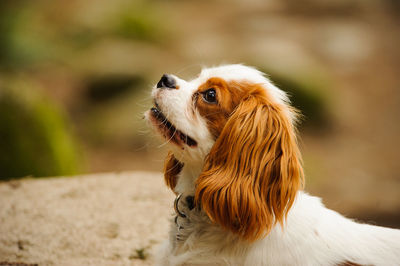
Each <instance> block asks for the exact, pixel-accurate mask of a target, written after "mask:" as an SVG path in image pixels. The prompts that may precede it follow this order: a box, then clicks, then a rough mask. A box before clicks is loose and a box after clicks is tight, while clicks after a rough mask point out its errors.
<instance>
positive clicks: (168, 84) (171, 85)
mask: <svg viewBox="0 0 400 266" xmlns="http://www.w3.org/2000/svg"><path fill="white" fill-rule="evenodd" d="M157 88H168V89H176V82H175V79H174V78H173V77H172V76H170V75H168V74H164V75H163V76H162V77H161V79H160V81H159V82H158V83H157Z"/></svg>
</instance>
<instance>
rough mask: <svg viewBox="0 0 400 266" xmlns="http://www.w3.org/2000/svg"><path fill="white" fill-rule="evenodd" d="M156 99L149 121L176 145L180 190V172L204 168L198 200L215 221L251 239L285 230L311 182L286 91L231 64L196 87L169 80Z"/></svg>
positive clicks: (171, 178)
mask: <svg viewBox="0 0 400 266" xmlns="http://www.w3.org/2000/svg"><path fill="white" fill-rule="evenodd" d="M152 95H153V98H154V103H155V107H153V108H152V109H151V110H150V111H149V112H148V114H147V117H148V119H149V120H150V121H151V122H152V124H153V125H154V127H155V128H156V129H157V131H158V132H160V133H161V134H162V135H163V136H164V137H165V138H166V139H167V141H168V142H169V143H170V144H171V145H170V146H171V149H172V152H173V155H172V154H170V155H169V156H168V158H167V161H166V172H167V171H168V172H169V174H166V180H167V184H168V185H169V186H170V187H171V188H172V189H173V188H174V186H175V184H176V173H177V172H179V171H176V169H181V167H182V166H183V164H186V163H187V164H189V165H193V164H198V165H201V166H202V172H201V174H200V176H199V177H198V178H197V181H196V194H195V200H196V204H197V205H198V206H201V209H202V210H203V211H205V212H206V213H207V215H208V216H209V217H210V219H211V220H212V221H214V222H216V223H218V224H220V225H221V226H222V227H224V228H226V229H228V230H230V231H231V232H233V233H236V234H238V235H240V236H241V237H243V238H244V239H247V240H255V239H258V238H260V237H262V236H263V235H264V234H265V233H268V232H269V230H270V229H271V227H272V226H273V225H275V224H276V223H283V221H284V219H285V216H286V214H287V211H288V210H289V209H290V207H291V205H292V204H293V202H294V198H295V195H296V192H297V191H298V189H299V188H300V187H301V185H302V182H303V170H302V166H301V158H300V153H299V150H298V146H297V142H296V134H295V126H294V124H295V120H296V115H297V113H296V111H295V110H294V109H293V108H292V107H291V106H290V105H289V101H288V99H287V96H286V94H285V93H284V92H283V91H281V90H280V89H278V88H277V87H276V86H274V85H273V84H272V83H271V82H270V81H269V80H268V79H267V78H266V77H265V76H264V75H263V74H262V73H261V72H259V71H257V70H256V69H254V68H250V67H247V66H243V65H225V66H220V67H216V68H208V69H203V70H202V72H201V73H200V75H199V76H198V77H197V78H196V79H194V80H191V81H185V80H182V79H179V78H178V77H176V76H174V75H164V76H163V77H162V78H161V80H160V81H159V82H158V84H157V86H156V88H154V90H153V92H152ZM174 169H175V170H174ZM171 173H173V174H171Z"/></svg>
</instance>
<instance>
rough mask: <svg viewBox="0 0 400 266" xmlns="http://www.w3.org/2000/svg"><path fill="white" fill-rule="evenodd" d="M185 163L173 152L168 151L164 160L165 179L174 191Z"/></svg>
mask: <svg viewBox="0 0 400 266" xmlns="http://www.w3.org/2000/svg"><path fill="white" fill-rule="evenodd" d="M182 168H183V163H181V162H180V161H178V160H177V159H176V158H175V157H174V154H173V153H172V152H168V155H167V158H165V162H164V180H165V184H166V185H167V186H168V187H169V188H170V189H171V190H172V191H174V188H175V186H176V183H177V182H178V174H179V173H180V172H181V171H182Z"/></svg>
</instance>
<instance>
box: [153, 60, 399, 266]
mask: <svg viewBox="0 0 400 266" xmlns="http://www.w3.org/2000/svg"><path fill="white" fill-rule="evenodd" d="M211 77H220V78H223V79H225V80H227V81H229V80H237V81H241V80H247V81H251V82H253V83H259V84H263V86H264V87H265V89H266V90H267V91H268V93H269V95H270V96H272V97H273V99H274V100H275V101H276V102H277V103H281V104H287V103H288V99H287V96H286V94H285V93H284V92H283V91H281V90H279V89H278V88H277V87H276V86H274V85H273V84H272V83H271V82H270V81H269V80H268V79H267V78H266V77H265V76H264V75H263V74H262V73H261V72H259V71H257V70H255V69H254V68H250V67H246V66H243V65H227V66H221V67H216V68H209V69H203V71H202V72H201V74H200V75H199V77H198V78H196V79H194V80H192V81H190V82H186V81H184V80H181V79H179V78H177V77H176V79H177V83H178V86H179V89H178V90H159V89H154V90H153V97H154V99H155V100H156V101H157V102H158V104H159V105H160V107H161V109H162V111H163V112H164V114H165V115H166V117H167V118H168V120H169V121H171V122H172V123H173V124H174V125H175V126H176V127H177V128H178V129H179V130H181V131H182V132H184V133H185V134H188V135H189V136H191V137H192V138H194V139H195V140H196V141H197V142H198V146H197V147H194V148H191V147H184V149H183V150H182V149H181V148H179V147H176V145H173V144H172V145H171V148H172V149H173V151H174V155H175V157H176V158H177V159H178V160H180V161H182V162H183V163H184V165H185V166H184V168H183V170H182V172H181V173H180V175H179V179H178V184H177V186H176V187H175V192H177V193H182V194H183V195H184V196H185V195H186V196H187V195H193V194H194V191H195V181H196V178H197V177H198V176H199V174H200V172H201V169H202V166H203V162H204V159H205V157H206V155H207V154H208V152H209V151H210V149H211V147H212V145H213V144H214V141H213V139H212V137H211V133H210V132H209V131H208V128H207V124H206V122H205V121H204V119H203V118H202V117H201V116H200V114H199V113H198V112H197V111H196V110H195V112H193V111H192V106H191V101H192V100H191V99H192V94H193V92H194V91H196V90H197V88H198V86H199V85H200V84H202V83H204V82H205V81H206V80H207V79H209V78H211ZM288 113H289V114H290V111H289V109H288ZM292 121H293V120H292ZM180 209H181V210H183V211H184V212H185V213H186V214H187V218H178V224H179V225H180V226H182V228H181V229H178V227H177V226H176V224H175V223H174V221H171V231H170V239H169V240H168V241H166V242H165V243H164V245H163V247H162V249H161V251H160V253H159V257H158V264H159V265H252V266H253V265H340V264H341V263H345V262H353V263H357V264H360V265H385V266H386V265H400V230H396V229H389V228H383V227H378V226H372V225H367V224H360V223H356V222H354V221H352V220H350V219H348V218H345V217H343V216H341V215H340V214H338V213H337V212H335V211H332V210H329V209H327V208H326V207H325V206H324V205H323V204H322V203H321V200H320V199H319V198H316V197H313V196H310V195H308V194H306V193H305V192H303V191H299V192H298V193H297V197H296V200H295V203H294V204H293V206H292V208H291V209H290V211H289V213H288V217H287V220H286V222H285V223H284V226H283V228H282V227H281V226H280V225H276V226H275V227H274V228H273V229H272V230H271V232H270V233H269V234H268V235H266V236H265V237H264V238H262V239H260V240H258V241H256V242H253V243H249V242H246V241H244V240H242V239H240V238H239V237H238V236H237V235H234V234H232V233H230V232H227V231H225V230H223V229H222V228H221V227H220V226H218V225H216V224H213V223H212V222H211V221H210V220H209V218H208V217H207V216H206V215H205V214H204V213H203V212H201V211H199V210H197V209H196V208H195V209H193V210H189V209H188V208H187V206H185V203H184V201H182V202H180ZM177 237H178V238H179V239H180V240H177Z"/></svg>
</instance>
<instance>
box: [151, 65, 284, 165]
mask: <svg viewBox="0 0 400 266" xmlns="http://www.w3.org/2000/svg"><path fill="white" fill-rule="evenodd" d="M256 85H260V86H266V87H268V89H262V91H261V92H262V93H265V94H269V95H270V98H271V101H273V102H276V103H277V104H282V105H283V104H285V102H287V97H286V95H285V93H284V92H282V91H281V90H279V89H278V88H276V87H275V86H274V85H273V84H271V83H270V82H269V81H268V80H267V79H266V78H265V77H264V76H263V74H262V73H260V72H259V71H257V70H255V69H253V68H250V67H246V66H243V65H227V66H222V67H216V68H209V69H203V71H202V72H201V73H200V75H199V76H198V77H197V78H196V79H194V80H191V81H185V80H182V79H180V78H178V77H176V76H174V75H163V77H162V78H161V80H160V81H159V82H158V83H157V85H156V86H155V87H154V88H153V91H152V97H153V100H154V105H155V106H154V107H153V108H152V109H151V110H150V111H149V112H148V113H147V114H146V117H147V119H148V120H149V121H150V122H151V124H152V125H153V127H154V128H155V130H156V131H157V132H158V133H160V134H161V135H162V136H163V137H164V138H165V140H166V141H167V143H168V144H169V145H170V148H171V149H172V150H173V151H174V154H175V156H177V157H179V160H181V161H187V160H204V158H205V156H206V155H207V154H208V153H209V151H210V149H211V147H212V146H213V144H214V143H215V141H216V139H217V138H218V137H219V135H220V134H221V132H222V130H223V128H224V126H225V124H226V122H227V121H228V119H229V117H230V116H231V115H232V113H233V111H234V110H235V108H236V107H237V106H238V105H239V104H240V103H241V102H242V101H243V100H244V99H245V98H246V97H248V96H249V95H250V94H251V93H252V90H253V91H254V89H255V87H254V86H256ZM287 114H288V115H289V116H290V115H291V114H290V112H289V111H288V113H287Z"/></svg>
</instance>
